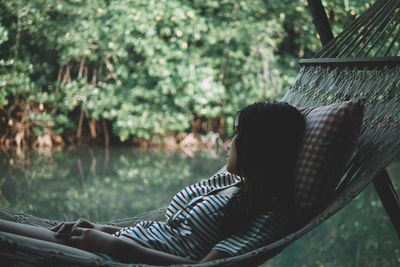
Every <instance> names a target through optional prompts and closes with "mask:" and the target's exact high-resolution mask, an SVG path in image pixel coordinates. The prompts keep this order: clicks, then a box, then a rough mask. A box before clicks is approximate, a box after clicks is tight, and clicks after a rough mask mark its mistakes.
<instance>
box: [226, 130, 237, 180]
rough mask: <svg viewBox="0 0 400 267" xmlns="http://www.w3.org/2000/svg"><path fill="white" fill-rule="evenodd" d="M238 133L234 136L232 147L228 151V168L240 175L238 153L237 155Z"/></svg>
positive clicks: (229, 170)
mask: <svg viewBox="0 0 400 267" xmlns="http://www.w3.org/2000/svg"><path fill="white" fill-rule="evenodd" d="M235 140H236V135H235V137H233V139H232V141H231V145H230V149H229V151H228V155H227V156H228V159H227V163H226V170H227V171H228V172H230V173H233V174H236V175H239V171H238V166H237V155H236V142H235Z"/></svg>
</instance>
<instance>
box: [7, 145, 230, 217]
mask: <svg viewBox="0 0 400 267" xmlns="http://www.w3.org/2000/svg"><path fill="white" fill-rule="evenodd" d="M223 164H224V159H223V157H222V156H221V155H216V154H215V153H214V154H213V153H211V152H199V153H197V154H195V156H194V157H188V156H186V155H185V154H183V153H178V152H171V151H149V150H138V149H132V148H113V149H110V150H105V149H101V148H85V149H79V150H73V151H69V152H68V151H67V152H55V153H52V154H48V155H43V154H37V153H34V152H30V153H26V154H20V155H19V156H15V154H13V153H10V152H8V153H5V152H3V153H2V155H1V157H0V170H1V172H0V179H1V192H2V194H1V195H0V204H1V205H3V206H7V207H11V208H13V209H17V210H21V211H25V212H28V213H31V214H34V215H37V216H40V217H47V218H54V219H72V218H77V217H85V218H88V219H90V220H93V221H104V220H110V219H116V218H121V217H131V216H134V215H137V214H140V213H143V212H146V211H149V210H152V209H156V208H160V207H161V206H164V205H166V204H167V203H169V201H170V199H171V198H172V196H173V195H174V193H176V191H177V190H179V189H180V188H182V187H184V186H186V185H188V184H191V183H194V182H197V181H199V180H202V179H204V178H207V177H208V176H210V175H212V174H213V173H214V172H215V171H216V170H218V169H219V168H220V167H221V166H223Z"/></svg>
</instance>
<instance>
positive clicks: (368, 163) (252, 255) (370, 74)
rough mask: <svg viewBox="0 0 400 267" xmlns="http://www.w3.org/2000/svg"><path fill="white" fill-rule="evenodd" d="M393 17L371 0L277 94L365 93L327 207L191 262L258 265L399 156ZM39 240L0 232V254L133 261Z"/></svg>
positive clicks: (398, 62) (62, 262)
mask: <svg viewBox="0 0 400 267" xmlns="http://www.w3.org/2000/svg"><path fill="white" fill-rule="evenodd" d="M399 22H400V0H378V1H377V2H376V3H375V4H374V5H372V6H371V7H370V8H369V9H368V10H367V11H366V12H364V13H363V14H362V15H361V16H359V17H358V18H357V19H356V20H354V21H353V22H352V23H351V24H350V25H349V26H348V27H347V28H346V29H345V30H344V31H343V32H342V33H341V34H339V35H338V36H337V37H336V38H334V39H333V40H332V41H331V42H330V43H328V44H327V45H326V46H325V47H324V48H323V49H322V50H321V51H319V52H318V53H317V54H316V55H315V56H314V57H313V58H311V59H304V60H301V61H300V65H301V70H300V73H299V74H298V76H297V79H296V81H295V82H294V84H293V85H292V86H291V87H290V88H289V90H288V92H287V94H286V95H285V97H284V98H283V99H282V100H283V101H287V102H289V103H290V104H293V105H296V106H303V107H311V106H320V105H327V104H331V103H337V102H340V101H345V100H349V99H355V98H360V97H362V98H365V111H364V120H363V128H362V130H361V135H360V138H359V140H358V143H357V146H356V149H355V152H354V153H353V155H352V157H351V158H350V160H349V162H348V163H347V165H346V167H345V172H344V175H343V177H342V178H341V180H340V182H339V184H338V185H337V187H336V190H335V194H334V197H333V198H332V200H331V201H330V202H329V204H328V205H327V206H326V207H325V208H324V209H323V210H322V211H321V212H320V213H319V214H318V216H316V217H315V218H313V219H312V220H311V221H310V222H308V223H307V224H306V225H303V226H300V227H299V228H298V230H296V231H295V232H293V233H290V234H289V235H287V236H286V237H284V238H282V239H280V240H278V241H276V242H274V243H272V244H269V245H266V246H264V247H260V248H258V249H255V250H253V251H251V252H248V253H245V254H242V255H239V256H235V257H230V258H225V259H219V260H214V261H210V262H207V263H203V264H200V265H198V266H252V265H253V266H256V265H259V264H261V263H263V262H265V261H266V260H268V259H269V258H271V257H273V256H274V255H276V254H277V253H279V252H280V251H281V250H282V249H284V248H285V247H287V246H288V245H289V244H291V243H292V242H293V241H295V240H297V239H298V238H300V237H301V236H302V235H304V234H305V233H307V232H309V231H310V230H312V229H313V228H314V227H316V226H318V225H319V224H320V223H321V222H323V221H324V220H326V219H327V218H329V217H330V216H332V215H333V214H334V213H336V212H337V211H339V210H340V209H341V208H343V207H344V206H345V205H347V204H348V203H349V202H350V201H351V200H352V199H353V198H354V197H355V196H356V195H357V194H358V193H360V192H361V191H362V190H363V189H364V188H365V187H366V186H367V185H368V184H369V183H370V182H371V181H372V180H373V179H374V177H376V175H377V174H378V173H379V172H380V171H381V170H382V169H384V168H385V167H386V166H388V165H389V164H390V163H391V162H392V160H393V159H394V158H395V157H396V156H397V155H398V154H399V152H400V149H399V148H400V138H399V137H400V106H399V103H400V40H399V39H400V38H399V37H400V23H399ZM163 212H164V209H163V208H161V209H158V210H155V211H151V212H148V213H145V214H142V215H140V216H136V217H133V218H127V219H121V220H115V221H110V222H109V223H110V224H113V225H117V226H121V227H123V226H128V225H134V224H135V223H136V222H139V221H141V220H159V219H162V217H163V216H162V215H163ZM0 218H2V219H6V220H10V221H16V222H20V223H28V224H32V225H37V226H43V227H51V226H53V225H55V224H56V223H57V222H56V221H52V220H47V219H42V218H38V217H35V216H32V215H28V214H24V213H20V212H17V211H13V210H10V209H6V208H0ZM39 243H40V242H39ZM39 243H37V242H36V241H34V240H32V239H28V238H24V237H21V236H17V235H12V234H8V233H0V247H1V250H0V256H1V258H2V259H6V260H7V261H9V262H13V263H15V265H18V266H19V265H21V266H31V265H44V264H46V265H48V264H51V265H54V266H139V265H138V264H122V263H118V262H114V261H108V260H105V259H103V258H101V257H98V256H96V255H94V254H93V257H90V258H89V257H88V258H82V257H77V256H76V255H74V254H71V253H69V252H68V251H64V250H62V249H60V248H59V247H57V246H53V245H52V244H51V243H48V242H42V243H40V244H39ZM44 243H48V244H44ZM141 266H142V265H141ZM182 266H183V265H182Z"/></svg>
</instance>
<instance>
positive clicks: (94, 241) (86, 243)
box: [67, 227, 198, 265]
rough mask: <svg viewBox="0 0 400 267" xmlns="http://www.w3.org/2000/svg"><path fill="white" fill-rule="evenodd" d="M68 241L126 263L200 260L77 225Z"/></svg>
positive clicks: (193, 261) (165, 262) (194, 262)
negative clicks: (151, 247)
mask: <svg viewBox="0 0 400 267" xmlns="http://www.w3.org/2000/svg"><path fill="white" fill-rule="evenodd" d="M67 242H68V243H69V244H70V245H72V246H75V247H78V248H80V249H83V250H87V251H92V252H101V253H105V254H107V255H109V256H111V257H113V258H116V259H118V260H120V261H121V262H126V263H148V264H156V265H165V264H174V263H187V264H196V263H198V261H195V260H191V259H187V258H184V257H180V256H176V255H172V254H169V253H165V252H162V251H158V250H154V249H149V248H146V247H143V246H140V245H137V244H134V243H130V242H127V241H125V240H122V239H120V238H118V237H115V236H113V235H109V234H107V233H104V232H100V231H98V230H95V229H90V228H80V227H76V228H74V229H72V231H71V236H70V237H69V238H68V239H67Z"/></svg>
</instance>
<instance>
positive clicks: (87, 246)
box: [66, 227, 114, 253]
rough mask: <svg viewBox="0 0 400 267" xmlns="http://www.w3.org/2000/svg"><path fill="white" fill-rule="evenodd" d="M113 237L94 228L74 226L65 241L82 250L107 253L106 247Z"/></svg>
mask: <svg viewBox="0 0 400 267" xmlns="http://www.w3.org/2000/svg"><path fill="white" fill-rule="evenodd" d="M113 238H114V237H113V236H111V235H109V234H107V233H104V232H101V231H98V230H95V229H89V228H82V227H74V228H73V229H72V230H71V235H70V236H69V237H68V238H67V239H66V242H67V243H68V244H69V245H71V246H74V247H77V248H80V249H83V250H87V251H92V252H103V253H108V247H109V244H110V242H111V241H112V239H113Z"/></svg>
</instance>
